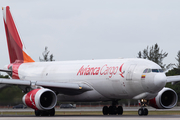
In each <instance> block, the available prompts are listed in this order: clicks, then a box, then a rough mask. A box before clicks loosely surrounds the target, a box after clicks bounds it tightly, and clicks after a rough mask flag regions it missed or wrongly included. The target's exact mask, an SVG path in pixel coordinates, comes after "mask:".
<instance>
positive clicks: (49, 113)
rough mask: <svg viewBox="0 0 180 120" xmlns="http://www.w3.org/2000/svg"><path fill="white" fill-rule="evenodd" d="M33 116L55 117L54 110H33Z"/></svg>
mask: <svg viewBox="0 0 180 120" xmlns="http://www.w3.org/2000/svg"><path fill="white" fill-rule="evenodd" d="M35 115H36V116H54V115H55V109H54V108H53V109H51V110H45V111H42V110H35Z"/></svg>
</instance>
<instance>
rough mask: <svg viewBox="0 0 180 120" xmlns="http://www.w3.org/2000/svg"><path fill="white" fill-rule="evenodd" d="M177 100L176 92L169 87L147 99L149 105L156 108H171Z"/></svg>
mask: <svg viewBox="0 0 180 120" xmlns="http://www.w3.org/2000/svg"><path fill="white" fill-rule="evenodd" d="M177 100H178V96H177V94H176V92H175V91H174V90H172V89H170V88H163V89H162V90H161V91H160V92H159V93H158V95H157V96H156V97H155V98H154V99H151V100H150V101H149V105H150V106H152V107H154V108H157V109H171V108H173V107H174V106H175V105H176V103H177Z"/></svg>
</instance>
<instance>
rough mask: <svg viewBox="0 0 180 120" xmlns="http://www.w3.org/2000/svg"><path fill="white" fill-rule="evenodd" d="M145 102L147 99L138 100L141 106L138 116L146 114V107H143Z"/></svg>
mask: <svg viewBox="0 0 180 120" xmlns="http://www.w3.org/2000/svg"><path fill="white" fill-rule="evenodd" d="M147 103H148V101H147V100H145V99H141V100H140V101H139V104H140V105H141V108H140V109H139V110H138V115H139V116H142V115H145V116H146V115H148V109H147V108H145V107H146V105H147Z"/></svg>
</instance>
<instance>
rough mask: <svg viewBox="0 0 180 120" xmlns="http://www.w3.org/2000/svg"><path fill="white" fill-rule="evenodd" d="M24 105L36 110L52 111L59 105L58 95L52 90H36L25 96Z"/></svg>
mask: <svg viewBox="0 0 180 120" xmlns="http://www.w3.org/2000/svg"><path fill="white" fill-rule="evenodd" d="M22 101H23V103H24V104H25V105H27V106H28V107H30V108H33V109H35V110H50V109H53V108H54V107H55V105H56V103H57V96H56V94H55V93H54V92H53V91H52V90H50V89H44V88H41V89H34V90H32V91H30V92H28V93H27V94H25V95H24V96H23V99H22Z"/></svg>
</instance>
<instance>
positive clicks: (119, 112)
mask: <svg viewBox="0 0 180 120" xmlns="http://www.w3.org/2000/svg"><path fill="white" fill-rule="evenodd" d="M117 114H118V115H122V114H123V108H122V106H118V108H117Z"/></svg>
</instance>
